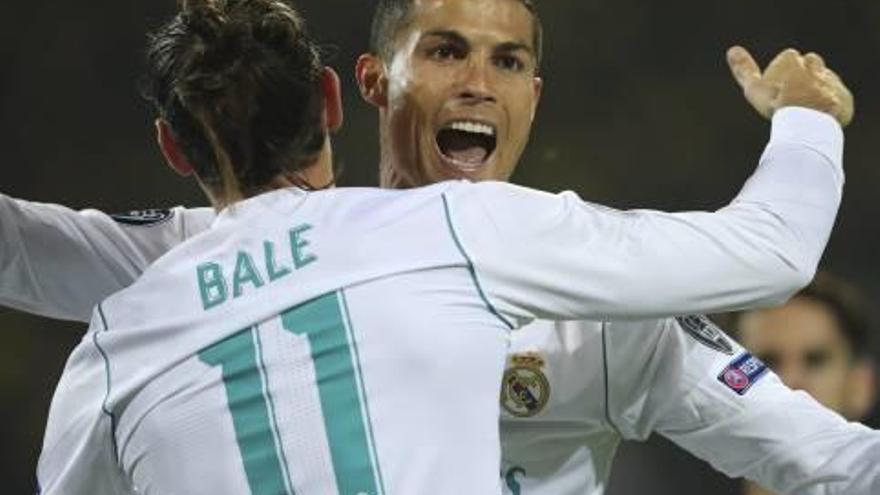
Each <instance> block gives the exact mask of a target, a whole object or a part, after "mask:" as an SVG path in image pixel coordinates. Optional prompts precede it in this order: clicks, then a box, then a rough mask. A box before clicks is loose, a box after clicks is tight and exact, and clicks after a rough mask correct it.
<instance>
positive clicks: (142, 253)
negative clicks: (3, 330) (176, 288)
mask: <svg viewBox="0 0 880 495" xmlns="http://www.w3.org/2000/svg"><path fill="white" fill-rule="evenodd" d="M133 213H135V212H133ZM213 218H214V213H213V210H211V209H194V210H186V209H183V208H175V209H173V210H151V211H149V212H141V214H136V213H135V214H128V215H119V216H116V218H114V217H111V216H109V215H106V214H104V213H101V212H99V211H95V210H85V211H74V210H71V209H69V208H65V207H63V206H58V205H52V204H43V203H33V202H28V201H22V200H17V199H13V198H10V197H7V196H3V195H0V304H3V305H4V306H8V307H11V308H14V309H18V310H22V311H27V312H30V313H35V314H39V315H43V316H48V317H52V318H59V319H65V320H75V321H83V322H86V321H89V319H90V318H91V314H92V307H93V306H94V305H95V304H96V303H97V302H99V301H100V300H102V299H103V298H105V297H107V296H108V295H110V294H111V293H113V292H115V291H117V290H120V289H122V288H124V287H126V286H128V285H129V284H130V283H131V282H133V281H134V280H135V279H136V278H137V277H138V276H139V275H140V273H141V272H142V271H143V270H144V269H145V268H146V267H147V266H148V265H149V264H150V263H152V262H153V261H154V260H156V259H157V258H158V257H160V256H161V255H162V254H164V253H165V252H166V251H168V250H169V249H171V248H172V247H174V246H176V245H177V244H178V243H180V242H181V241H183V240H184V239H186V238H187V237H190V236H192V235H194V234H196V233H198V232H200V231H202V230H204V229H206V228H207V226H208V225H209V224H210V222H211V221H212V220H213Z"/></svg>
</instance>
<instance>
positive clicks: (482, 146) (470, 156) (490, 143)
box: [436, 120, 498, 170]
mask: <svg viewBox="0 0 880 495" xmlns="http://www.w3.org/2000/svg"><path fill="white" fill-rule="evenodd" d="M436 139H437V148H438V149H439V150H440V154H442V155H443V157H444V158H446V159H447V161H449V162H450V163H452V164H453V165H455V166H456V167H458V168H461V169H464V170H474V169H476V168H479V167H480V166H482V165H484V164H485V163H486V162H488V161H489V158H490V157H491V156H492V153H494V152H495V147H496V145H497V144H498V138H497V133H496V130H495V127H493V126H491V125H488V124H483V123H481V122H474V121H469V120H456V121H453V122H450V123H448V124H446V125H445V126H444V127H443V128H442V129H440V131H439V132H438V133H437V138H436Z"/></svg>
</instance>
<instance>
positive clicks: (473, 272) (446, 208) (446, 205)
mask: <svg viewBox="0 0 880 495" xmlns="http://www.w3.org/2000/svg"><path fill="white" fill-rule="evenodd" d="M442 198H443V212H444V213H445V214H446V225H447V226H448V227H449V233H450V234H451V235H452V240H453V241H455V246H456V247H457V248H458V251H459V252H460V253H461V255H462V256H463V257H464V259H465V261H466V262H467V266H468V272H470V274H471V280H473V281H474V286H475V287H476V288H477V293H478V294H479V295H480V299H482V300H483V303H485V304H486V308H488V309H489V312H490V313H492V314H493V315H495V317H496V318H498V319H499V320H501V322H502V323H504V325H505V326H507V328H508V329H510V330H513V329H515V328H516V327H515V326H513V324H511V323H510V322H509V321H507V319H506V318H504V315H502V314H501V313H500V312H499V311H498V310H497V309H495V306H493V305H492V303H491V302H490V301H489V298H488V297H486V293H485V292H484V291H483V286H482V285H481V284H480V278H479V277H478V276H477V269H476V268H475V267H474V262H473V260H471V257H470V256H468V254H467V251H465V249H464V246H463V245H462V244H461V241H460V240H459V238H458V234H457V233H456V231H455V226H454V225H453V222H452V215H451V214H450V212H449V200H448V199H447V198H446V194H443V195H442Z"/></svg>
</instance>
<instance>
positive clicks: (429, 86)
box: [358, 0, 541, 187]
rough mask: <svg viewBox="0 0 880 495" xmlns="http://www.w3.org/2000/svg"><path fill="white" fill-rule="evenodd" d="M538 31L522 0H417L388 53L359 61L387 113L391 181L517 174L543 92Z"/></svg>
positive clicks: (385, 143)
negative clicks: (538, 67)
mask: <svg viewBox="0 0 880 495" xmlns="http://www.w3.org/2000/svg"><path fill="white" fill-rule="evenodd" d="M534 29H535V27H534V18H533V16H532V13H531V12H530V11H529V10H528V9H527V8H526V7H525V6H524V5H523V4H522V3H521V2H518V1H515V0H414V2H413V5H412V7H411V9H410V12H409V14H408V16H407V18H406V19H405V21H404V22H403V23H401V27H400V28H399V29H397V31H396V33H395V34H394V40H393V43H392V45H391V50H389V53H387V54H383V55H382V56H365V57H362V59H361V60H360V61H359V66H358V79H359V81H360V82H361V89H362V91H363V92H364V95H365V97H366V98H367V99H368V100H369V101H371V102H372V103H374V104H376V105H377V106H378V107H379V108H380V112H381V125H382V128H381V134H382V148H383V149H382V154H383V156H382V167H383V185H385V186H392V187H415V186H421V185H425V184H430V183H434V182H437V181H441V180H447V179H455V178H465V179H471V180H487V179H494V180H506V179H507V178H508V177H509V176H510V175H511V174H512V173H513V169H514V167H515V166H516V163H517V161H518V160H519V158H520V156H521V154H522V152H523V149H524V148H525V146H526V143H527V142H528V138H529V133H530V131H531V125H532V120H533V118H534V114H535V108H536V106H537V102H538V98H539V96H540V90H541V80H540V79H539V78H537V77H536V76H535V74H536V70H537V55H536V48H535V46H534V34H535V33H534Z"/></svg>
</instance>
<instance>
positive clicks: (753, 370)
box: [718, 352, 767, 395]
mask: <svg viewBox="0 0 880 495" xmlns="http://www.w3.org/2000/svg"><path fill="white" fill-rule="evenodd" d="M766 373H767V365H765V364H764V363H763V362H762V361H761V360H760V359H758V358H756V357H755V356H752V355H751V354H749V353H748V352H746V353H744V354H742V355H740V356H739V357H737V358H736V359H734V360H733V361H732V362H731V363H730V364H728V365H727V367H726V368H724V371H722V372H721V374H720V375H718V381H719V382H721V383H723V384H724V385H725V386H726V387H727V388H729V389H730V390H733V391H734V392H735V393H737V394H739V395H745V394H746V392H748V391H749V389H750V388H752V385H754V384H755V383H756V382H757V381H758V380H760V379H761V377H762V376H764V375H765V374H766Z"/></svg>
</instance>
